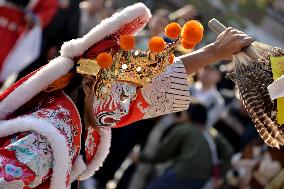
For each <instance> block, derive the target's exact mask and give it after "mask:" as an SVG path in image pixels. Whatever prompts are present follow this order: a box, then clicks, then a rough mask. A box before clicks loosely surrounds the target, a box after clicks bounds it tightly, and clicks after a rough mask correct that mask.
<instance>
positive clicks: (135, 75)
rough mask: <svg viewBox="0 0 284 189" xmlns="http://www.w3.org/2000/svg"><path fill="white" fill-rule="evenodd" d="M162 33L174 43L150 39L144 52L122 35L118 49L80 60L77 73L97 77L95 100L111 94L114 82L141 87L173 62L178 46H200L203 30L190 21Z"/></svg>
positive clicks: (157, 38)
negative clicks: (147, 48) (135, 48)
mask: <svg viewBox="0 0 284 189" xmlns="http://www.w3.org/2000/svg"><path fill="white" fill-rule="evenodd" d="M165 33H166V35H167V36H168V37H169V38H176V40H175V41H174V42H172V43H169V44H166V42H165V41H164V40H163V39H162V38H161V37H153V38H152V39H151V40H150V41H149V50H147V51H140V50H132V49H133V48H134V46H135V39H134V37H133V36H129V35H125V36H121V37H120V39H119V41H118V43H119V45H120V47H121V49H119V50H117V51H114V50H111V51H110V52H109V53H107V52H103V53H100V54H99V55H98V56H97V58H96V59H84V58H81V59H79V61H78V66H77V73H80V74H87V75H93V76H96V84H95V94H96V96H97V97H98V98H101V97H104V96H107V94H109V93H110V90H111V85H112V83H113V82H114V81H126V82H131V83H134V84H136V85H137V86H138V87H143V86H145V85H147V84H149V83H150V82H151V81H152V79H153V78H154V77H156V76H157V75H159V74H160V73H162V72H164V71H165V70H166V68H167V67H168V66H169V65H170V64H172V63H173V59H174V55H173V53H174V51H175V50H176V48H177V47H178V45H180V44H182V45H183V46H184V47H185V48H193V47H194V46H195V45H196V44H197V43H199V42H200V41H201V39H202V36H203V27H202V25H201V24H200V23H199V22H197V21H189V22H187V23H186V24H185V25H184V26H183V28H181V27H180V26H179V25H178V24H177V23H171V24H169V25H168V26H167V27H166V28H165ZM180 33H181V36H180Z"/></svg>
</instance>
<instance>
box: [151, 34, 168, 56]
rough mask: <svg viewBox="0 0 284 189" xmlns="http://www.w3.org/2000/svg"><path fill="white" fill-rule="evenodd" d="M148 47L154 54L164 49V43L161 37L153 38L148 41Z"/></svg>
mask: <svg viewBox="0 0 284 189" xmlns="http://www.w3.org/2000/svg"><path fill="white" fill-rule="evenodd" d="M148 46H149V49H150V50H151V51H153V52H154V53H159V52H162V51H163V50H164V49H165V48H166V42H165V41H164V39H163V38H162V37H158V36H155V37H152V38H151V39H150V41H149V44H148Z"/></svg>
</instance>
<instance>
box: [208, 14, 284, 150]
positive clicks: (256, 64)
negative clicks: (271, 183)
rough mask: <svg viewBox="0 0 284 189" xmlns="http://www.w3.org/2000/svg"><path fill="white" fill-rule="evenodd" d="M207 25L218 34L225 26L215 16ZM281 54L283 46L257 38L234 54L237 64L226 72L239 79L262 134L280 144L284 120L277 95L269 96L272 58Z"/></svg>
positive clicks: (274, 144)
mask: <svg viewBox="0 0 284 189" xmlns="http://www.w3.org/2000/svg"><path fill="white" fill-rule="evenodd" d="M208 25H209V27H210V29H212V30H213V31H214V32H216V33H218V34H219V33H221V32H223V31H224V30H225V29H226V27H225V26H224V25H223V24H221V23H220V22H219V21H217V20H216V19H212V20H210V21H209V23H208ZM280 56H284V51H283V50H281V49H279V48H276V47H271V46H268V45H265V44H262V43H259V42H256V41H255V42H253V43H252V44H251V45H250V46H249V47H246V48H245V49H243V51H242V52H240V53H237V54H235V55H234V56H233V62H234V64H235V68H234V71H233V72H232V73H229V74H228V75H227V76H228V78H230V79H232V80H233V81H234V82H235V83H236V87H237V88H238V90H239V93H240V97H241V100H242V102H243V104H244V106H245V108H246V109H247V111H248V113H249V115H250V117H251V118H252V120H253V122H254V124H255V127H256V129H257V131H258V133H259V135H260V136H261V138H262V139H263V140H264V142H265V143H266V144H267V145H269V146H271V147H277V148H280V146H283V145H284V124H279V122H278V119H277V114H278V113H279V112H278V111H277V99H276V100H271V99H270V95H269V92H268V89H267V87H268V86H269V85H270V84H271V83H272V82H273V81H274V80H273V72H272V68H271V61H270V60H271V59H270V58H271V57H280Z"/></svg>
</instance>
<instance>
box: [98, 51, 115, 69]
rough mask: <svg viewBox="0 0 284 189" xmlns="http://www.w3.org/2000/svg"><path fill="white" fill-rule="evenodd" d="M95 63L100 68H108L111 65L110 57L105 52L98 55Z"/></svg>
mask: <svg viewBox="0 0 284 189" xmlns="http://www.w3.org/2000/svg"><path fill="white" fill-rule="evenodd" d="M97 62H98V65H99V66H100V67H101V68H108V67H110V66H111V65H112V56H111V55H110V54H109V53H107V52H103V53H100V54H99V55H98V56H97Z"/></svg>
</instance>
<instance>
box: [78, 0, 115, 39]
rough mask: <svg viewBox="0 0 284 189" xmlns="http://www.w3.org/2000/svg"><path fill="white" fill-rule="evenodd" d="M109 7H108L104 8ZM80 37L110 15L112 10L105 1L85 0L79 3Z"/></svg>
mask: <svg viewBox="0 0 284 189" xmlns="http://www.w3.org/2000/svg"><path fill="white" fill-rule="evenodd" d="M106 5H109V6H106ZM80 10H81V17H80V28H79V34H80V36H83V35H85V34H86V33H88V32H89V31H90V30H91V29H92V28H93V27H94V26H96V25H98V24H99V23H100V22H101V21H102V20H103V19H105V18H106V17H109V16H110V15H112V13H113V10H112V8H111V6H110V4H106V1H105V0H86V1H83V2H81V3H80Z"/></svg>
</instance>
